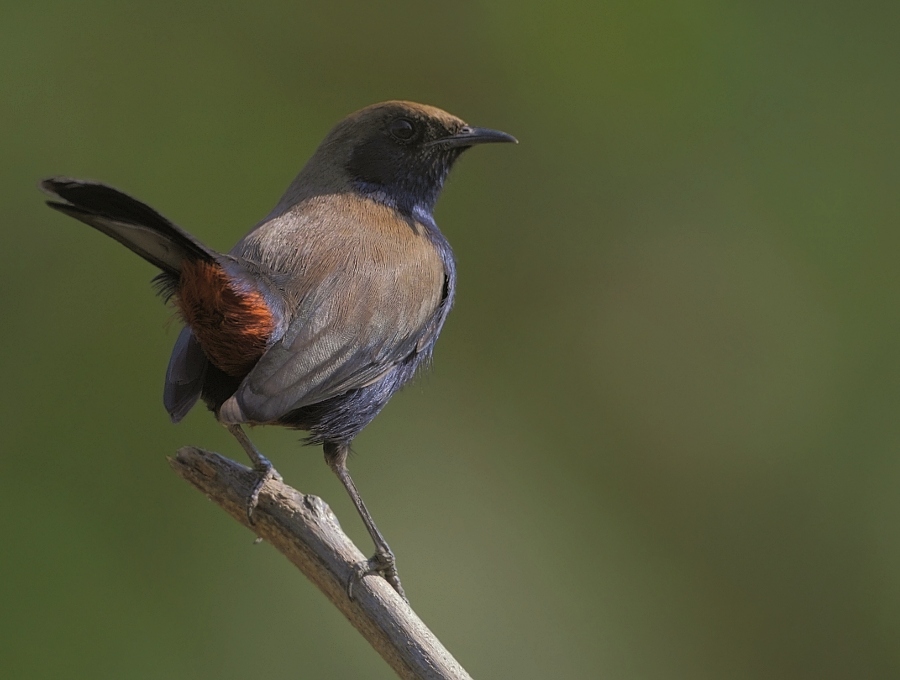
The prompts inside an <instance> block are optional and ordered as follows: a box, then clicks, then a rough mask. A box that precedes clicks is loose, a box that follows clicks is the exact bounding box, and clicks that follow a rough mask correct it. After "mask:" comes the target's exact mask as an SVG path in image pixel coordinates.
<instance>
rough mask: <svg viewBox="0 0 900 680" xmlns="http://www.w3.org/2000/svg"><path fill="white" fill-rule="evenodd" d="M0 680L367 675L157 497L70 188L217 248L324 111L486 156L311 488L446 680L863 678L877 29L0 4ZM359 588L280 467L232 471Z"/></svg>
mask: <svg viewBox="0 0 900 680" xmlns="http://www.w3.org/2000/svg"><path fill="white" fill-rule="evenodd" d="M0 26H2V28H0V31H2V40H0V59H2V63H3V64H4V68H3V75H2V77H0V93H2V96H0V129H2V133H0V134H2V149H3V161H2V164H0V173H2V174H0V178H2V182H0V201H2V205H3V207H4V214H5V216H6V217H5V218H4V219H5V223H6V229H5V232H4V233H5V234H6V239H7V241H6V246H5V248H4V252H5V257H4V265H3V267H2V268H0V282H2V284H0V285H2V290H3V293H4V294H3V295H2V297H0V312H2V318H3V319H4V323H3V326H2V337H3V352H2V354H0V356H2V359H0V361H2V365H0V369H2V374H3V376H4V379H5V386H4V389H3V390H2V393H0V400H2V402H0V413H2V418H3V420H2V424H3V427H2V429H0V445H2V451H3V455H2V457H0V468H2V474H0V485H2V486H0V502H2V511H0V527H2V534H0V535H2V537H3V543H4V546H5V548H4V550H3V551H2V553H0V573H2V574H3V579H2V585H0V611H2V612H3V616H2V618H0V675H2V676H3V677H9V678H58V677H66V678H92V679H96V678H137V679H140V678H237V677H248V676H254V677H267V678H282V677H284V678H287V677H292V678H293V677H314V678H347V677H365V678H389V677H392V675H391V673H390V671H389V669H388V668H387V666H386V665H385V664H383V663H382V662H381V660H380V659H379V658H378V657H377V656H376V655H375V654H374V653H373V652H372V651H371V650H370V649H369V648H368V647H367V646H366V644H365V643H364V642H363V641H362V639H361V638H360V637H359V636H358V635H357V634H356V633H355V632H354V631H353V630H352V629H351V628H350V626H349V624H347V623H346V621H344V620H343V619H342V618H341V617H340V616H339V615H338V614H337V613H336V612H335V611H334V610H333V609H332V607H330V606H329V605H328V604H327V602H326V601H325V599H324V598H323V597H322V596H321V595H320V594H319V593H318V592H317V591H315V590H314V589H313V588H312V587H311V586H310V585H309V584H308V583H307V582H305V581H304V580H303V579H302V578H301V577H300V576H298V574H297V573H295V572H294V570H293V569H292V568H290V567H289V566H288V564H287V563H286V561H285V560H283V559H282V558H281V557H280V556H279V555H277V554H275V553H274V551H273V550H271V548H270V547H268V546H266V545H262V546H257V547H254V546H253V545H252V536H251V535H250V534H249V533H248V532H247V531H245V530H243V529H240V528H239V527H237V526H236V525H235V524H234V523H233V522H231V521H230V520H228V519H227V518H226V517H225V516H224V515H223V514H222V513H221V512H220V511H219V510H218V509H217V508H214V507H213V506H211V505H210V504H208V503H205V502H203V500H202V498H200V497H199V496H198V494H197V493H196V492H195V491H193V490H192V489H190V488H188V487H187V486H186V485H185V484H184V483H183V482H181V481H179V480H178V479H177V478H176V477H175V476H174V475H173V474H171V472H170V471H169V470H168V468H167V465H166V463H165V460H164V458H163V456H164V455H166V454H168V453H170V452H172V451H174V450H175V449H176V448H177V447H178V446H180V445H182V444H185V443H191V444H197V445H201V446H204V447H207V448H215V449H216V450H219V451H222V452H223V453H225V454H228V455H232V456H234V457H236V458H238V459H241V460H242V458H240V451H239V449H238V447H237V446H236V445H235V444H234V443H233V442H232V441H230V440H229V438H228V437H227V434H226V433H225V432H224V431H223V430H222V428H219V427H217V426H216V424H215V422H214V421H213V419H212V418H211V417H210V416H209V415H208V414H207V413H204V412H201V410H200V409H198V410H197V411H196V412H195V413H193V414H191V416H189V418H188V419H187V421H186V423H184V424H183V425H181V426H179V427H172V426H171V425H170V424H169V423H168V420H167V417H166V414H165V412H164V410H163V408H162V405H161V399H160V395H161V385H162V375H163V371H164V368H165V364H166V361H167V358H168V352H169V348H170V346H171V343H172V342H173V341H174V337H175V334H176V332H177V323H172V322H170V317H171V312H170V311H168V310H166V309H165V308H164V307H163V306H162V305H160V304H159V302H158V300H156V299H154V296H153V295H152V293H151V291H150V287H149V286H148V280H149V278H150V277H151V275H152V273H153V272H152V268H151V267H150V266H149V265H147V264H145V263H143V262H141V261H140V260H139V259H138V258H136V257H134V256H133V255H131V254H130V253H128V252H127V251H125V250H124V249H122V248H121V246H119V245H118V244H116V243H114V242H113V241H112V240H110V239H107V238H105V237H103V236H102V235H100V234H98V233H96V232H93V231H92V230H91V229H89V228H87V227H85V226H83V225H79V224H77V223H76V222H74V221H72V220H66V219H64V218H62V217H61V216H59V215H56V214H53V213H51V212H50V211H49V210H47V209H46V208H44V207H43V205H42V203H41V200H40V196H39V194H38V193H37V191H36V189H35V185H36V182H37V181H38V180H39V179H40V178H41V177H44V176H47V175H51V174H70V175H74V176H79V177H92V178H96V179H101V180H104V181H107V182H109V183H111V184H114V185H115V186H118V187H120V188H122V189H124V190H126V191H128V192H130V193H132V194H134V195H136V196H138V197H140V198H142V199H144V200H146V201H147V202H149V203H150V204H151V205H154V206H155V207H157V208H158V209H159V210H161V211H162V212H163V213H164V214H166V215H168V216H170V217H171V218H173V219H174V220H176V221H177V222H178V223H180V224H182V225H183V226H184V227H186V228H187V229H189V230H190V231H192V232H193V233H195V234H196V235H197V236H199V237H200V238H202V239H203V240H204V241H205V242H207V243H208V244H210V245H211V246H213V247H218V248H222V249H227V248H228V247H230V246H231V244H232V243H233V242H234V241H235V240H236V239H237V238H239V237H240V235H242V234H243V233H244V232H245V231H246V230H247V228H248V227H249V226H250V225H252V224H253V223H255V222H256V220H258V219H259V218H260V217H261V216H262V215H264V214H265V213H266V212H267V211H268V209H269V208H270V207H271V206H272V205H273V204H274V203H275V201H276V200H277V198H278V196H279V195H280V192H281V190H282V189H283V188H284V187H285V186H286V185H287V184H288V182H289V181H290V180H291V178H292V177H293V176H294V174H295V173H296V172H297V170H298V169H299V168H300V166H301V165H302V163H303V161H304V160H305V158H306V157H307V156H308V155H309V153H310V152H311V151H312V150H313V149H314V148H315V146H316V144H317V143H318V141H319V140H320V139H321V138H322V136H323V135H324V134H325V132H326V131H327V130H328V129H329V128H330V126H331V125H332V124H334V123H335V122H336V121H337V120H338V119H340V118H341V117H342V116H343V115H345V114H346V113H348V112H350V111H352V110H355V109H357V108H360V107H362V106H364V105H367V104H370V103H372V102H375V101H380V100H384V99H391V98H406V99H413V100H418V101H423V102H427V103H430V104H434V105H437V106H441V107H443V108H446V109H447V110H449V111H451V112H453V113H455V114H458V115H460V116H462V117H464V118H465V119H466V120H468V121H470V122H472V123H474V124H479V125H487V126H491V127H497V128H500V129H503V130H507V131H509V132H511V133H513V134H515V135H516V136H517V137H518V138H519V139H520V141H521V144H520V145H519V146H518V147H515V148H512V147H496V148H483V149H477V150H474V151H472V152H471V153H470V154H468V155H467V156H466V157H465V158H464V159H463V160H462V161H461V162H460V164H459V166H458V168H457V169H456V171H455V172H454V175H453V176H452V178H451V182H450V184H449V186H448V187H447V190H446V191H445V194H444V197H443V199H442V200H441V202H440V203H439V205H438V214H437V216H438V221H439V223H440V224H441V225H442V227H443V229H444V231H445V233H446V234H447V235H448V237H449V238H450V240H451V242H452V243H453V245H454V248H455V251H456V254H457V258H458V260H459V269H460V289H459V297H458V303H457V308H456V309H455V311H454V313H453V314H452V315H451V317H450V321H449V323H448V325H447V328H446V330H445V333H444V336H443V337H442V338H441V342H440V343H439V344H438V350H437V355H436V362H435V368H434V370H433V372H432V373H431V374H429V375H428V376H426V377H423V378H422V379H420V380H419V381H418V382H417V383H416V384H415V385H414V386H412V387H410V388H408V389H407V390H405V391H404V392H403V393H402V394H401V395H399V396H398V397H396V398H395V400H394V401H393V402H392V403H391V405H390V406H389V407H388V408H387V409H386V411H385V413H384V414H383V415H382V416H381V417H380V418H379V419H377V420H376V421H375V423H374V424H373V425H372V426H371V427H370V428H369V429H368V430H367V431H366V432H365V433H364V434H363V436H361V437H360V438H359V440H358V441H357V446H356V449H357V455H356V456H355V458H354V460H353V461H352V463H351V467H352V469H353V471H354V474H355V477H356V480H357V482H358V483H359V485H360V487H361V489H362V491H363V495H364V496H365V498H366V499H367V502H368V503H369V504H370V507H371V508H372V510H373V513H374V514H375V516H376V518H378V521H379V526H380V527H381V528H382V529H383V531H384V532H385V534H386V536H387V537H388V539H389V540H390V542H391V545H392V546H393V548H394V549H395V551H396V552H397V555H398V558H399V565H400V569H401V573H402V575H403V578H404V583H405V585H406V587H407V590H408V592H409V594H410V597H411V599H412V601H413V603H414V605H415V606H416V608H417V610H418V611H419V612H420V614H421V615H422V616H423V618H424V619H425V620H426V621H427V622H428V623H429V624H430V625H431V626H432V628H433V630H434V631H435V632H436V633H437V635H438V636H439V637H440V638H441V639H442V640H443V641H444V643H445V644H446V645H447V646H448V647H449V649H450V650H451V651H452V652H453V653H454V654H455V655H456V656H457V658H458V659H459V660H460V662H461V663H462V664H463V665H464V666H465V667H466V668H467V669H468V670H469V671H470V672H471V673H472V674H473V676H475V677H480V678H576V677H577V678H583V677H614V678H621V679H628V678H641V679H646V678H660V679H663V678H665V679H667V680H668V679H673V678H686V679H687V678H690V679H691V680H698V679H702V678H709V679H711V680H718V679H720V678H729V679H741V678H766V679H770V678H791V679H793V680H796V679H800V678H811V679H812V678H815V679H817V680H822V679H827V678H896V677H900V644H898V640H900V493H898V488H900V456H898V449H900V419H898V417H897V413H898V409H900V269H898V267H897V264H896V261H897V254H898V252H900V229H898V222H900V203H898V200H897V195H898V191H897V187H898V183H900V163H898V158H900V136H898V134H897V121H898V119H900V115H898V114H900V41H898V40H897V34H898V29H900V5H898V4H897V3H896V2H887V1H882V2H863V3H855V4H854V3H838V2H822V3H816V4H813V3H808V2H800V3H775V2H770V1H767V0H764V1H763V2H755V3H751V2H738V3H734V2H731V3H729V2H715V1H710V0H679V1H677V2H672V3H664V2H646V1H641V0H638V1H637V2H633V1H630V2H624V1H622V0H618V1H613V2H606V3H594V2H587V1H583V2H574V1H566V0H560V2H555V3H538V2H510V1H508V0H507V1H506V2H503V1H501V2H492V3H483V4H482V3H477V2H462V3H446V4H440V3H422V2H395V3H381V2H351V3H325V2H322V3H318V4H316V5H310V4H309V3H301V2H268V3H249V2H223V3H204V4H200V3H191V2H186V3H185V2H171V1H161V2H156V3H142V4H137V3H115V2H100V1H94V0H88V1H87V2H82V3H70V2H55V1H53V0H51V1H50V2H45V3H23V2H19V3H15V2H7V3H4V5H3V7H2V8H0ZM254 438H255V439H256V440H257V443H258V444H259V445H260V447H261V448H262V449H263V450H264V451H265V452H266V453H267V454H268V455H269V456H270V457H271V458H272V459H273V460H274V462H275V464H276V466H277V467H278V468H279V470H280V471H281V472H282V474H283V475H284V476H285V478H286V479H287V480H288V481H289V482H291V483H293V484H294V485H296V486H297V487H299V488H300V489H302V490H304V491H306V492H310V493H316V494H318V495H321V496H323V497H324V498H325V499H326V500H327V501H328V502H329V503H330V504H331V505H332V507H334V509H335V511H336V512H337V513H338V516H339V517H341V518H342V519H343V520H344V523H345V525H346V528H347V529H348V531H349V532H350V533H351V535H352V536H354V538H356V539H357V540H358V541H359V544H360V546H362V547H363V549H364V550H366V551H368V550H369V549H370V546H369V542H368V541H367V540H366V537H365V533H364V531H363V529H362V527H361V526H360V523H359V521H358V520H357V518H356V516H355V514H354V512H353V509H352V507H351V506H350V504H349V502H348V501H347V500H346V499H345V498H344V494H343V491H342V490H341V488H340V486H339V484H338V482H337V481H336V480H335V479H333V478H332V475H331V473H330V472H329V471H328V469H327V467H326V466H325V465H324V464H323V462H322V460H321V454H320V452H319V451H317V450H314V449H301V448H300V447H299V446H298V444H297V439H298V436H297V434H296V433H292V432H287V431H283V430H278V429H274V428H268V429H260V430H257V431H255V432H254Z"/></svg>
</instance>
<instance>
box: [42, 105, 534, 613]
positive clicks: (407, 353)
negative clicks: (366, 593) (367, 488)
mask: <svg viewBox="0 0 900 680" xmlns="http://www.w3.org/2000/svg"><path fill="white" fill-rule="evenodd" d="M488 143H517V140H516V139H515V138H514V137H513V136H512V135H509V134H507V133H505V132H501V131H499V130H494V129H490V128H481V127H475V126H471V125H468V124H467V123H465V122H464V121H463V120H462V119H460V118H458V117H456V116H454V115H451V114H449V113H447V112H446V111H443V110H441V109H438V108H435V107H432V106H427V105H424V104H418V103H414V102H409V101H387V102H382V103H379V104H374V105H371V106H368V107H366V108H363V109H361V110H359V111H356V112H355V113H352V114H350V115H349V116H347V117H346V118H344V119H343V120H341V121H340V122H339V123H337V125H335V126H334V128H332V129H331V131H330V132H329V133H328V134H327V135H326V136H325V138H324V140H323V141H322V142H321V144H320V145H319V146H318V148H317V149H316V151H315V152H314V153H313V154H312V156H311V157H310V158H309V160H308V161H307V163H306V164H305V165H304V166H303V168H302V169H301V171H300V173H299V174H298V175H297V176H296V177H295V179H294V180H293V181H292V182H291V183H290V185H289V186H288V188H287V190H286V191H285V193H284V195H283V196H282V197H281V199H280V200H279V201H278V203H277V204H276V205H275V207H274V209H273V210H272V211H271V212H270V213H269V214H268V215H267V216H266V217H264V218H263V219H262V220H261V221H260V222H259V223H257V224H256V225H255V226H254V227H253V228H252V229H251V230H250V231H249V232H248V233H247V235H246V236H244V237H243V238H242V239H241V240H239V241H238V242H237V244H236V245H235V246H234V247H233V248H232V249H231V250H230V251H228V252H227V253H225V252H218V251H216V250H213V249H211V248H209V247H207V246H206V245H204V244H203V243H201V242H200V241H199V240H197V239H196V238H194V237H193V236H191V235H190V234H189V233H188V232H186V231H184V230H183V229H181V228H180V227H179V226H177V225H176V224H174V223H173V222H171V221H170V220H168V219H167V218H165V217H163V216H162V215H161V214H160V213H158V212H157V211H156V210H154V209H153V208H151V207H149V206H148V205H146V204H144V203H142V202H140V201H138V200H137V199H134V198H132V197H131V196H129V195H127V194H125V193H123V192H121V191H119V190H117V189H114V188H113V187H111V186H108V185H106V184H103V183H100V182H95V181H89V180H79V179H72V178H68V177H52V178H49V179H46V180H43V181H42V182H41V188H42V189H43V190H44V191H45V192H46V193H47V194H49V195H50V196H51V200H48V201H47V205H49V206H50V207H51V208H53V209H55V210H58V211H59V212H61V213H63V214H65V215H68V216H69V217H73V218H75V219H77V220H80V221H81V222H84V223H86V224H88V225H90V226H92V227H94V228H95V229H97V230H99V231H101V232H103V233H104V234H106V235H107V236H110V237H112V238H113V239H115V240H117V241H119V242H120V243H122V244H123V245H125V246H126V247H127V248H129V249H130V250H132V251H133V252H134V253H136V254H137V255H139V256H141V257H142V258H144V259H145V260H146V261H148V262H150V264H152V265H154V266H155V267H157V268H158V269H159V270H160V271H159V274H158V275H157V276H156V277H155V278H154V280H153V283H154V285H155V287H156V290H157V292H158V293H159V294H160V296H161V297H162V298H163V299H164V300H165V301H166V302H169V303H171V304H172V305H173V306H174V308H175V309H176V311H177V313H178V315H179V316H180V317H181V320H182V321H183V322H184V327H183V329H182V330H181V332H180V333H179V335H178V338H177V340H176V341H175V345H174V348H173V350H172V355H171V358H170V360H169V364H168V368H167V370H166V376H165V386H164V390H163V403H164V406H165V408H166V410H167V411H168V413H169V415H170V417H171V420H172V421H173V422H174V423H178V422H179V421H181V420H182V419H183V418H184V417H185V415H186V414H187V413H188V411H190V410H191V408H192V407H193V406H194V405H195V404H196V403H197V402H198V401H199V400H202V401H203V402H204V403H205V404H206V406H207V408H208V409H209V410H210V411H212V413H213V414H214V416H215V418H216V419H217V420H218V421H219V423H221V424H222V425H224V426H225V427H226V428H227V429H228V431H229V432H230V433H231V434H232V435H233V436H234V437H235V438H236V439H237V441H238V442H239V443H240V445H241V447H242V448H243V449H244V451H245V452H246V453H247V455H248V456H249V458H250V460H251V461H252V463H253V469H254V471H255V473H256V476H257V478H256V482H255V484H254V487H253V489H252V492H251V494H250V496H249V497H248V499H247V515H248V518H249V520H250V521H251V522H252V521H253V510H254V508H255V507H256V505H257V503H258V500H259V494H260V491H261V489H262V488H263V486H264V485H265V484H266V482H267V481H268V480H270V479H273V478H275V479H280V476H279V475H278V473H277V472H276V471H275V468H274V467H273V465H272V463H271V462H270V461H269V460H268V459H267V458H266V457H265V456H264V455H263V454H262V453H260V452H259V451H258V450H257V449H256V447H255V446H254V445H253V443H252V442H251V441H250V439H249V437H248V436H247V434H246V432H245V431H244V429H243V426H245V425H247V426H255V425H279V426H284V427H288V428H293V429H296V430H301V431H305V432H306V433H307V435H306V437H305V439H304V440H303V441H304V443H306V444H316V445H321V446H322V450H323V453H324V457H325V461H326V462H327V464H328V465H329V467H330V468H331V469H332V470H333V472H334V473H335V474H336V475H337V477H338V479H339V480H340V482H341V483H342V485H343V486H344V487H345V489H346V491H347V493H348V494H349V496H350V498H351V499H352V501H353V504H354V505H355V507H356V510H357V511H358V513H359V515H360V517H361V519H362V521H363V524H364V525H365V527H366V529H367V531H368V533H369V535H370V536H371V538H372V541H373V543H374V545H375V553H374V555H373V556H372V557H371V558H370V559H368V560H367V561H365V562H364V563H362V564H360V565H357V571H356V574H355V576H354V577H351V579H350V581H349V583H348V584H347V589H348V593H349V595H350V597H351V598H352V597H353V590H352V588H353V584H354V582H355V581H358V580H359V579H361V578H363V577H365V576H368V575H374V574H377V575H380V576H382V577H383V578H385V579H386V580H387V581H388V582H389V583H390V584H391V585H392V586H393V587H394V589H395V590H396V591H397V592H398V593H399V594H400V596H401V597H403V598H404V599H406V595H405V593H404V590H403V587H402V585H401V582H400V578H399V575H398V573H397V568H396V559H395V556H394V553H393V551H392V550H391V548H390V546H389V545H388V543H387V542H386V541H385V539H384V537H383V536H382V534H381V532H380V531H379V530H378V528H377V526H376V525H375V522H374V520H373V519H372V516H371V514H370V513H369V511H368V509H367V508H366V505H365V503H364V502H363V500H362V497H361V495H360V493H359V491H358V490H357V487H356V485H355V483H354V482H353V479H352V478H351V476H350V473H349V471H348V468H347V457H348V454H349V452H350V447H351V443H352V442H353V440H354V438H355V437H356V436H357V435H358V434H359V433H360V431H361V430H362V429H363V428H364V427H366V425H368V424H369V423H370V422H371V421H372V420H373V419H374V418H375V416H376V415H377V414H378V413H379V412H380V411H381V410H382V408H383V407H384V406H385V404H387V402H388V400H389V399H390V398H391V396H392V395H393V394H394V393H396V392H397V391H398V390H399V389H400V388H401V387H402V386H403V385H404V384H405V383H407V382H408V381H409V380H410V379H411V378H412V377H413V376H414V375H415V373H416V372H417V371H418V370H419V369H420V368H422V367H423V366H425V365H427V364H428V363H429V362H430V359H431V356H432V352H433V349H434V346H435V342H436V340H437V338H438V335H439V334H440V332H441V329H442V327H443V326H444V322H445V320H446V318H447V314H448V312H449V311H450V308H451V306H452V304H453V300H454V293H455V290H456V265H455V260H454V256H453V252H452V250H451V248H450V244H449V243H448V241H447V239H446V238H445V236H444V235H443V234H442V232H441V231H440V229H439V228H438V226H437V223H436V222H435V219H434V216H433V213H434V207H435V203H436V202H437V200H438V197H439V195H440V193H441V189H442V188H443V185H444V182H445V180H446V178H447V175H448V173H449V172H450V169H451V168H452V166H453V165H454V163H455V162H456V160H457V159H458V158H459V156H460V155H461V154H462V153H463V152H464V151H465V150H466V149H469V148H471V147H473V146H476V145H481V144H488Z"/></svg>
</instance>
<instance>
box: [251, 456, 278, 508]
mask: <svg viewBox="0 0 900 680" xmlns="http://www.w3.org/2000/svg"><path fill="white" fill-rule="evenodd" d="M263 460H264V461H265V464H264V465H261V466H259V467H256V468H254V469H255V470H256V472H257V474H258V475H259V478H258V479H257V480H256V484H255V485H254V486H253V490H252V491H251V492H250V498H248V499H247V521H248V522H250V524H256V522H254V520H253V511H254V510H255V509H256V506H257V505H258V504H259V494H260V492H261V491H262V489H263V487H264V486H265V485H266V483H267V482H269V481H270V480H275V481H279V482H280V481H281V475H279V474H278V472H277V471H276V470H275V468H274V467H273V466H272V464H271V463H270V462H269V461H268V460H266V459H265V458H263Z"/></svg>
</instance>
